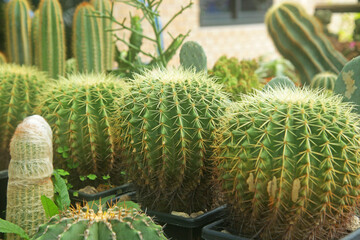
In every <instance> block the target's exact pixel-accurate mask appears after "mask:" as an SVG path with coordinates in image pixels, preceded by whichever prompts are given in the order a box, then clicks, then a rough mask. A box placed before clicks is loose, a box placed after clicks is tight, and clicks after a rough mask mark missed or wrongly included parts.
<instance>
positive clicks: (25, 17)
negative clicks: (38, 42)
mask: <svg viewBox="0 0 360 240" xmlns="http://www.w3.org/2000/svg"><path fill="white" fill-rule="evenodd" d="M29 11H30V6H29V3H28V2H27V0H12V1H10V2H9V3H8V4H7V7H6V12H5V19H6V44H7V56H8V58H9V62H13V63H17V64H20V65H23V64H25V65H31V47H30V29H31V19H30V16H29Z"/></svg>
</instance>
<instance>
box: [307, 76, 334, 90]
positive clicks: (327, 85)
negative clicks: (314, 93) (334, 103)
mask: <svg viewBox="0 0 360 240" xmlns="http://www.w3.org/2000/svg"><path fill="white" fill-rule="evenodd" d="M337 77H338V76H337V75H336V74H334V73H331V72H322V73H318V74H316V75H315V76H314V78H313V79H312V80H311V85H310V86H311V87H312V88H320V89H326V90H330V91H331V92H332V91H333V90H334V86H335V81H336V79H337Z"/></svg>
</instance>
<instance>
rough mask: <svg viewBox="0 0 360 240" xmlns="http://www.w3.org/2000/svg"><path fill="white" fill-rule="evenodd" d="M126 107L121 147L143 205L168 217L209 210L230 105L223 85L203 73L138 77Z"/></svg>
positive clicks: (121, 122)
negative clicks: (217, 137)
mask: <svg viewBox="0 0 360 240" xmlns="http://www.w3.org/2000/svg"><path fill="white" fill-rule="evenodd" d="M124 101H125V102H124V103H121V104H119V109H120V110H119V111H120V115H121V116H122V118H120V119H118V121H119V123H118V124H117V125H118V126H120V127H118V128H120V129H121V134H120V135H121V139H120V140H118V144H119V145H120V147H121V149H122V151H121V152H122V154H124V161H125V164H126V165H127V166H126V171H127V173H128V176H129V178H130V179H131V180H132V181H133V182H134V183H135V184H136V185H137V186H138V189H139V191H138V194H139V201H140V202H141V203H142V204H143V206H144V207H149V208H151V209H154V210H158V211H165V212H170V211H172V210H175V211H179V210H181V211H185V212H190V213H191V212H193V211H198V210H203V209H205V208H208V207H209V206H210V205H209V204H210V202H211V198H210V194H209V193H208V191H210V183H209V182H210V179H211V176H210V174H211V170H210V167H211V166H212V161H210V160H209V159H210V155H211V153H212V151H211V148H210V146H211V143H212V140H213V131H214V130H215V128H216V123H217V118H218V117H219V116H220V115H221V114H222V113H223V111H224V109H225V106H226V103H227V101H228V100H227V98H226V96H225V95H224V94H223V93H222V92H221V89H220V85H217V84H216V83H214V81H213V79H211V78H209V77H207V75H206V74H205V73H203V72H201V73H195V72H192V71H190V70H183V69H167V70H165V69H164V70H161V69H154V70H153V71H146V72H144V73H142V74H141V75H139V74H138V75H135V76H134V81H133V83H132V85H131V90H130V93H129V94H128V95H125V97H124ZM118 116H119V114H118Z"/></svg>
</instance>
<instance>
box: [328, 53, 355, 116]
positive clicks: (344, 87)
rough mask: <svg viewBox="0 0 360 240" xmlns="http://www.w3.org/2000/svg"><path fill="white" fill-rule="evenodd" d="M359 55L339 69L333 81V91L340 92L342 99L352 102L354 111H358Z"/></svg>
mask: <svg viewBox="0 0 360 240" xmlns="http://www.w3.org/2000/svg"><path fill="white" fill-rule="evenodd" d="M359 66H360V56H359V57H356V58H353V59H352V60H351V61H349V62H348V63H347V64H346V65H345V66H344V68H343V69H342V70H341V73H340V74H339V76H338V78H337V79H336V81H335V88H334V93H336V94H342V95H343V96H344V99H343V100H344V101H348V102H354V103H355V104H356V105H357V107H356V111H357V112H358V113H360V107H359V105H360V78H359V76H360V75H359V74H360V69H359Z"/></svg>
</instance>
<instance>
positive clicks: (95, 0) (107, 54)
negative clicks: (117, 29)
mask: <svg viewBox="0 0 360 240" xmlns="http://www.w3.org/2000/svg"><path fill="white" fill-rule="evenodd" d="M91 4H92V5H93V6H94V8H95V10H96V11H97V12H99V13H100V14H105V13H107V12H108V13H110V12H111V3H110V0H91ZM98 21H99V22H100V29H99V30H100V32H101V35H102V36H103V43H104V53H103V64H104V68H105V70H111V69H113V64H114V57H115V40H114V36H113V33H112V32H111V31H106V30H110V29H112V27H111V26H112V24H111V20H110V19H108V18H99V19H98Z"/></svg>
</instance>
